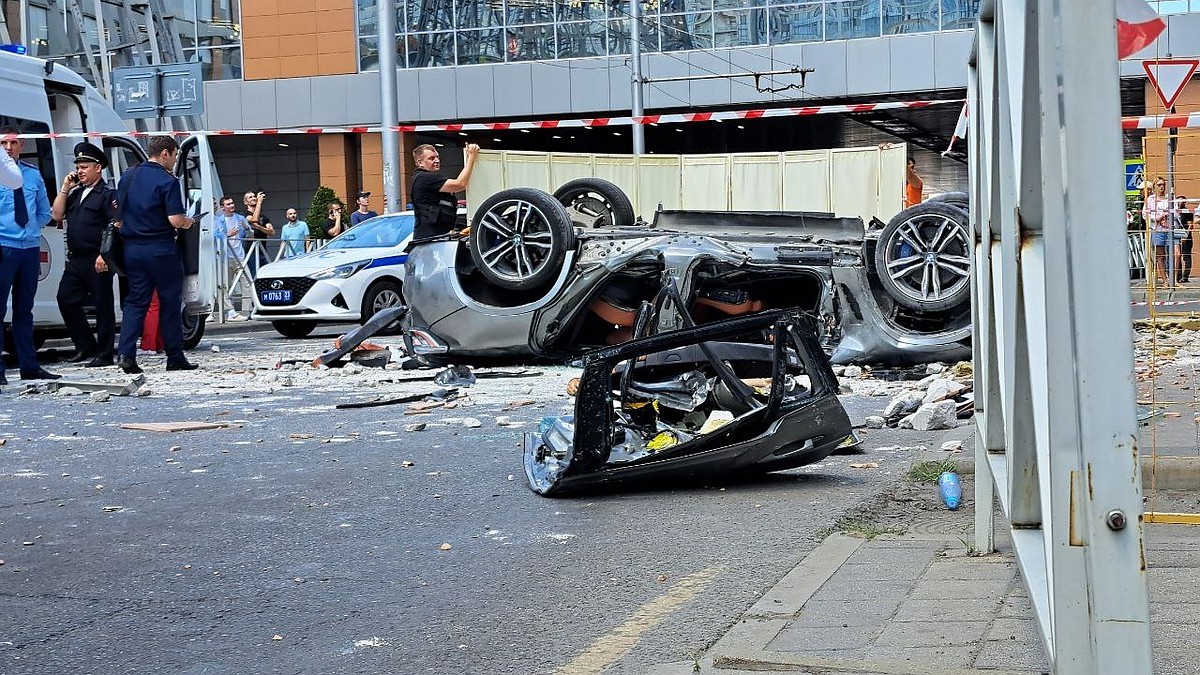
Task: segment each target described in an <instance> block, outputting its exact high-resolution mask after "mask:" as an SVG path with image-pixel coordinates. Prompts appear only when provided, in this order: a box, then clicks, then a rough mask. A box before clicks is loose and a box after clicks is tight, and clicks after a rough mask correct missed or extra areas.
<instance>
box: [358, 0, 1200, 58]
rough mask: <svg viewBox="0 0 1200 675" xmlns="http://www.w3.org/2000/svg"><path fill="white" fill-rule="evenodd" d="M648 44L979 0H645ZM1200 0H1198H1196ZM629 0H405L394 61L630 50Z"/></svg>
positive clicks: (364, 52)
mask: <svg viewBox="0 0 1200 675" xmlns="http://www.w3.org/2000/svg"><path fill="white" fill-rule="evenodd" d="M640 1H641V3H642V4H641V14H642V22H641V43H642V50H643V51H644V52H678V51H686V50H690V49H710V48H713V47H746V46H752V45H772V44H793V43H801V42H819V41H822V40H846V39H857V38H871V37H879V36H881V35H899V34H909V33H929V32H934V31H938V30H963V29H970V28H973V27H974V24H975V17H976V16H977V15H978V14H979V0H640ZM1194 1H1196V2H1200V0H1194ZM629 2H630V0H401V1H400V2H398V3H397V10H396V14H397V18H396V25H397V27H398V29H399V30H398V33H397V43H398V44H400V45H401V48H400V52H399V58H398V59H397V65H399V66H400V67H402V68H404V67H408V68H421V67H430V66H437V65H456V64H457V65H467V64H473V63H502V62H519V61H532V60H552V59H563V58H582V57H594V56H622V55H626V54H629V53H630V48H629V47H630V45H629V41H630V36H631V30H630V28H631V25H630V22H631V21H632V18H631V16H630V4H629ZM356 6H357V9H358V31H359V66H360V68H361V69H363V70H372V69H376V68H378V67H379V66H378V64H379V54H378V48H377V46H376V39H377V38H376V33H377V30H376V28H377V25H378V24H377V21H376V19H377V14H378V9H377V7H378V6H377V0H357V2H356Z"/></svg>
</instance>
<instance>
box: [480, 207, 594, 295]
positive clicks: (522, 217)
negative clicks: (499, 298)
mask: <svg viewBox="0 0 1200 675" xmlns="http://www.w3.org/2000/svg"><path fill="white" fill-rule="evenodd" d="M574 247H575V227H574V224H573V223H572V222H571V216H570V215H569V214H568V213H567V210H566V208H565V207H564V206H563V205H562V204H561V203H559V201H558V200H557V199H555V198H554V197H552V196H551V195H549V194H547V193H545V192H542V191H541V190H535V189H533V188H510V189H508V190H501V191H500V192H497V193H496V194H494V195H492V196H491V197H489V198H487V199H486V200H484V202H483V203H482V204H480V205H479V209H478V210H476V211H475V217H474V219H472V221H471V238H470V242H469V248H470V250H471V259H472V260H473V261H474V262H475V266H476V267H477V268H478V269H479V273H480V274H481V275H482V276H483V277H484V278H485V279H487V281H488V282H490V283H491V284H493V285H495V286H498V287H500V288H503V289H506V290H511V291H530V290H536V289H539V288H542V287H543V286H546V285H547V284H549V283H550V282H551V281H553V280H554V278H555V277H557V276H558V273H559V271H560V270H561V268H562V264H563V260H564V259H565V257H566V254H567V251H569V250H571V249H573V248H574Z"/></svg>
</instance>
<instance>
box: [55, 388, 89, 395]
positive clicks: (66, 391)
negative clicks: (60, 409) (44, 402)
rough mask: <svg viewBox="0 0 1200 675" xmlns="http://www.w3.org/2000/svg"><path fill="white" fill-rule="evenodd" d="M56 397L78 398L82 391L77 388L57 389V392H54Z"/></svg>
mask: <svg viewBox="0 0 1200 675" xmlns="http://www.w3.org/2000/svg"><path fill="white" fill-rule="evenodd" d="M54 393H55V394H56V395H58V396H80V395H82V394H83V390H82V389H80V388H79V387H59V388H58V391H56V392H54Z"/></svg>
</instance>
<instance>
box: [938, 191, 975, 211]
mask: <svg viewBox="0 0 1200 675" xmlns="http://www.w3.org/2000/svg"><path fill="white" fill-rule="evenodd" d="M927 202H934V203H937V204H949V205H951V206H957V207H958V208H960V209H962V210H963V211H966V212H967V213H970V212H971V198H970V197H968V196H967V193H965V192H943V193H942V194H940V195H938V196H936V197H930V198H929V199H928V200H927Z"/></svg>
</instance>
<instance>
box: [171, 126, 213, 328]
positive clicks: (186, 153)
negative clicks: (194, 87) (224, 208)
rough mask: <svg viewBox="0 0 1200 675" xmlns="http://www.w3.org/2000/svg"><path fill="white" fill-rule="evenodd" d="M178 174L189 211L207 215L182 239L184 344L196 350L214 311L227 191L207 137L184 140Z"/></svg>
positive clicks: (183, 231)
mask: <svg viewBox="0 0 1200 675" xmlns="http://www.w3.org/2000/svg"><path fill="white" fill-rule="evenodd" d="M175 175H177V176H178V177H179V181H180V184H181V185H182V188H183V198H184V205H185V207H186V210H187V214H188V215H189V216H194V215H196V214H200V213H203V214H206V215H205V216H204V217H203V218H201V219H200V221H199V222H198V223H197V224H196V225H194V226H192V228H191V229H188V230H182V231H181V233H180V234H181V235H182V236H181V237H180V240H179V241H180V252H181V255H182V256H183V303H184V308H183V346H184V348H185V349H194V348H195V347H196V346H197V345H199V344H200V340H201V338H203V337H204V322H205V321H206V320H207V319H208V316H209V314H211V313H212V309H213V300H214V298H215V297H216V292H217V280H216V265H215V262H214V261H215V260H216V250H215V244H214V242H213V218H214V216H215V212H216V205H217V201H218V200H219V199H220V197H221V195H222V194H223V193H222V192H221V181H220V179H219V178H218V177H217V168H216V164H215V163H214V162H213V156H212V149H211V148H210V146H209V144H208V139H207V138H206V137H204V136H189V137H187V138H186V139H184V141H183V142H182V143H181V144H180V146H179V162H178V163H177V164H176V165H175Z"/></svg>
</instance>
